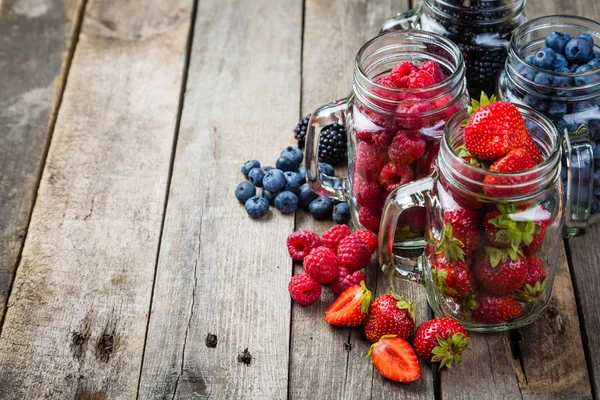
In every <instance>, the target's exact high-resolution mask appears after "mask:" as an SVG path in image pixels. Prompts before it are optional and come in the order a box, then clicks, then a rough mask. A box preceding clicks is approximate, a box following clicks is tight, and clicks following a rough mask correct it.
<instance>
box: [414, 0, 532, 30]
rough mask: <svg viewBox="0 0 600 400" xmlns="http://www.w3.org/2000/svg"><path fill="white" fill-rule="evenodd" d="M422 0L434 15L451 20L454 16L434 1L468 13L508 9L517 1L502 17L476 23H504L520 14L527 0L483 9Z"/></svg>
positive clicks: (441, 1)
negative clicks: (437, 6) (439, 7)
mask: <svg viewBox="0 0 600 400" xmlns="http://www.w3.org/2000/svg"><path fill="white" fill-rule="evenodd" d="M478 1H480V2H482V1H483V2H485V1H493V0H478ZM423 2H424V4H426V5H427V7H428V8H429V9H431V10H432V11H433V12H434V13H436V15H441V16H442V17H444V18H446V19H452V20H455V21H456V19H455V17H453V16H452V15H450V14H448V13H446V12H443V11H441V10H439V9H437V8H436V6H435V5H434V3H443V4H444V6H447V7H449V8H455V9H457V10H459V9H463V10H465V11H466V12H470V13H473V14H477V13H479V12H494V11H502V10H509V9H511V8H512V7H514V6H515V4H517V3H518V4H519V5H518V7H517V8H516V9H515V10H514V11H513V12H511V13H510V14H508V15H505V16H503V17H502V18H498V19H493V20H489V21H477V25H494V24H501V23H504V22H506V21H509V20H511V19H514V18H515V17H517V16H518V15H519V14H521V13H522V12H523V11H524V10H525V8H526V6H527V0H513V2H512V3H510V4H506V5H504V6H499V7H493V8H487V9H485V10H470V9H469V8H465V7H460V6H456V5H454V4H450V3H447V2H446V1H444V0H424V1H423ZM461 22H462V21H460V20H458V23H461ZM470 23H471V22H468V23H467V25H469V24H470Z"/></svg>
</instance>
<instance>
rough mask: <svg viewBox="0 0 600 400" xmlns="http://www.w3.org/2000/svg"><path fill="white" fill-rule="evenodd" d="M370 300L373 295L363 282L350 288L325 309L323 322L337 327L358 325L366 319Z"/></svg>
mask: <svg viewBox="0 0 600 400" xmlns="http://www.w3.org/2000/svg"><path fill="white" fill-rule="evenodd" d="M372 298H373V294H372V293H371V291H370V290H369V289H367V287H366V286H365V282H364V281H362V282H360V285H352V286H350V287H349V288H348V289H346V290H344V291H343V292H342V294H341V295H340V296H339V297H338V298H337V299H336V300H335V301H334V302H333V304H332V305H331V306H330V307H329V309H327V311H326V312H325V322H327V323H328V324H330V325H337V326H357V325H360V324H361V323H362V322H363V321H364V320H365V318H367V313H368V311H369V306H370V305H371V299H372Z"/></svg>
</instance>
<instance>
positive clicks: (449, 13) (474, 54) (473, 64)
mask: <svg viewBox="0 0 600 400" xmlns="http://www.w3.org/2000/svg"><path fill="white" fill-rule="evenodd" d="M526 4H527V1H526V0H469V1H465V0H422V1H420V2H419V3H417V6H416V7H415V8H414V9H412V10H410V11H408V12H406V13H399V14H396V15H395V16H393V17H392V18H390V19H388V20H387V21H386V22H384V24H383V25H382V27H381V32H390V31H397V30H404V29H421V30H424V31H428V32H433V33H437V34H439V35H441V36H444V37H446V38H448V39H450V40H452V41H453V42H454V43H456V44H457V45H458V47H459V48H460V50H461V51H462V53H463V57H464V60H465V64H466V68H467V72H466V76H467V85H468V90H469V93H470V95H471V97H473V98H477V99H478V98H479V96H480V94H481V92H482V91H484V92H485V93H487V94H488V95H491V94H492V93H494V90H495V83H494V81H495V80H496V78H497V76H498V74H499V73H500V71H501V70H502V68H503V66H504V60H505V59H506V51H507V49H508V45H509V40H510V36H511V34H512V32H513V30H514V29H515V28H517V27H518V26H519V25H521V24H523V23H524V22H525V21H526V17H525V6H526Z"/></svg>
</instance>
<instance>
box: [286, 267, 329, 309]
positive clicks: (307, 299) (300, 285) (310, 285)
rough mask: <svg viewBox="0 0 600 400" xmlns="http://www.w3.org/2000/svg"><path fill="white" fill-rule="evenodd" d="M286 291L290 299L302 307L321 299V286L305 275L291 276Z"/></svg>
mask: <svg viewBox="0 0 600 400" xmlns="http://www.w3.org/2000/svg"><path fill="white" fill-rule="evenodd" d="M288 290H289V291H290V296H292V299H294V300H295V301H297V302H298V303H300V304H302V305H303V306H310V305H311V304H313V303H314V302H315V301H317V300H318V299H319V297H321V285H319V284H318V283H317V282H316V281H315V280H314V279H313V278H311V277H310V276H309V275H306V274H298V275H294V276H292V279H291V280H290V283H289V284H288Z"/></svg>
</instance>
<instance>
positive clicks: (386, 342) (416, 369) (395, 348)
mask: <svg viewBox="0 0 600 400" xmlns="http://www.w3.org/2000/svg"><path fill="white" fill-rule="evenodd" d="M369 356H372V359H371V361H372V362H373V366H374V367H375V369H376V370H377V371H379V373H380V374H381V375H383V376H384V377H386V378H388V379H391V380H392V381H395V382H414V381H416V380H417V379H419V378H420V377H421V366H420V365H419V360H418V359H417V355H416V354H415V351H414V350H413V349H412V347H410V344H409V343H408V342H407V341H406V340H404V339H402V338H399V337H396V336H395V335H386V336H383V337H382V338H381V339H380V340H379V341H378V342H377V343H375V344H373V345H372V346H371V348H370V349H369V353H368V354H367V357H369Z"/></svg>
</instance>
